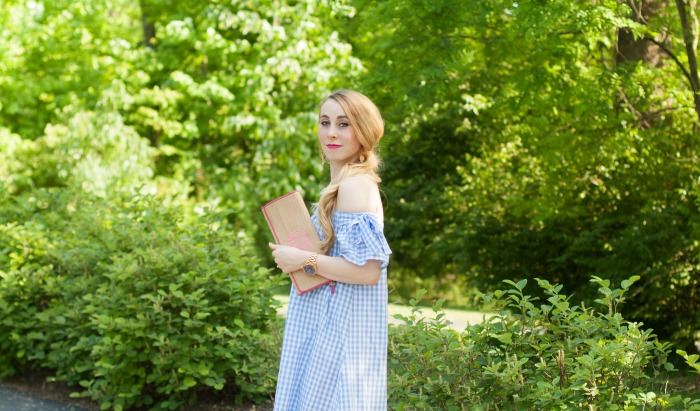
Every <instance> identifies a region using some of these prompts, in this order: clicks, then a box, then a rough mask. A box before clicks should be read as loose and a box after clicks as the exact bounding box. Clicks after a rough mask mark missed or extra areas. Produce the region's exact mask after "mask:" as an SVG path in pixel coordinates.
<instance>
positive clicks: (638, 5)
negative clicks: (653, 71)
mask: <svg viewBox="0 0 700 411" xmlns="http://www.w3.org/2000/svg"><path fill="white" fill-rule="evenodd" d="M626 3H627V5H628V6H629V7H630V11H631V16H630V17H631V19H632V20H634V21H635V22H638V23H642V24H646V23H647V22H648V21H649V20H650V19H653V18H654V17H657V16H658V15H659V14H661V12H662V11H663V7H664V1H662V0H638V1H635V0H627V2H626ZM662 57H663V51H662V50H661V48H660V47H659V46H658V45H657V44H654V43H650V42H648V41H646V40H645V39H642V38H636V39H635V38H634V35H633V34H632V32H631V31H629V30H628V29H620V31H619V32H618V35H617V50H616V55H615V61H616V63H618V62H620V63H624V62H628V61H643V62H645V63H647V64H651V65H653V66H655V67H659V66H660V65H661V64H663V61H662Z"/></svg>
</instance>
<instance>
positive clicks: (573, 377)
mask: <svg viewBox="0 0 700 411" xmlns="http://www.w3.org/2000/svg"><path fill="white" fill-rule="evenodd" d="M636 280H637V278H636V277H633V278H630V279H629V280H625V281H623V282H622V285H621V288H620V289H614V290H613V289H610V288H609V282H608V281H607V280H602V279H600V278H596V277H594V279H593V282H595V283H597V284H598V285H599V292H600V294H601V298H599V299H598V300H596V302H598V303H601V304H603V305H604V306H605V307H606V311H607V312H605V313H599V312H596V311H595V310H593V309H592V308H589V307H586V306H585V305H583V304H581V305H579V306H574V305H572V304H570V303H569V299H570V297H567V296H565V295H562V294H560V291H561V290H562V286H561V285H552V284H550V283H549V282H547V281H545V280H539V279H538V280H537V282H538V284H539V287H540V288H541V289H542V290H543V291H544V293H545V295H546V296H547V301H546V302H544V303H542V304H540V305H539V306H537V305H535V304H534V300H535V299H533V298H532V297H530V296H529V295H526V294H524V292H523V289H524V287H525V285H526V280H522V281H520V282H518V283H517V284H516V283H514V282H512V281H505V282H506V283H508V284H510V285H511V286H512V288H510V289H507V290H499V291H497V292H495V293H493V294H490V295H483V299H484V301H485V302H487V303H488V304H490V305H491V306H494V307H498V310H499V312H500V314H499V315H496V316H494V317H491V318H488V319H485V320H484V322H483V323H480V324H475V325H470V326H469V327H467V328H466V329H465V330H464V331H463V332H458V331H456V330H454V329H452V328H451V327H450V326H449V325H448V323H447V322H446V320H445V319H444V316H443V314H441V313H440V311H441V308H442V303H443V301H442V300H438V303H437V304H436V305H435V306H434V307H433V309H434V310H435V311H436V312H438V313H439V314H438V316H437V317H436V319H435V320H429V319H424V318H419V316H417V315H416V311H417V310H419V308H418V306H417V304H418V300H419V299H420V297H422V295H423V294H424V293H425V292H424V291H423V292H421V293H419V294H418V296H417V298H416V299H413V300H412V301H411V303H412V304H413V305H414V312H413V315H411V316H408V317H406V316H401V315H397V318H399V319H401V320H403V321H404V324H402V325H400V326H395V327H391V329H390V340H389V353H390V357H389V381H388V384H389V393H390V394H389V397H390V399H389V403H390V408H392V409H396V410H435V409H441V410H503V409H508V410H574V409H575V410H581V409H586V410H606V411H607V410H637V409H639V410H680V409H683V410H700V400H698V399H692V398H686V397H684V396H683V395H681V393H680V392H676V393H675V394H674V393H672V392H670V390H669V375H670V373H672V372H674V371H677V370H676V369H675V367H674V365H673V364H672V363H671V362H669V355H670V347H669V344H668V343H662V342H659V341H658V340H657V339H656V338H655V336H654V335H653V334H652V331H651V330H648V329H647V330H645V329H643V328H642V324H639V323H632V322H628V321H625V320H624V319H623V318H622V316H621V315H620V314H619V313H618V312H617V307H618V305H619V304H620V303H622V302H623V301H624V294H625V292H626V291H627V290H628V288H629V287H630V285H631V284H632V283H633V282H634V281H636ZM679 354H681V355H684V354H685V353H682V352H679ZM685 358H686V360H687V362H688V364H689V365H691V366H695V368H696V369H698V368H699V367H700V366H697V364H695V365H694V364H691V362H692V363H695V362H696V361H697V357H694V358H690V357H688V356H687V355H686V357H685Z"/></svg>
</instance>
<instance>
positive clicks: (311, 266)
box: [302, 253, 318, 275]
mask: <svg viewBox="0 0 700 411" xmlns="http://www.w3.org/2000/svg"><path fill="white" fill-rule="evenodd" d="M317 258H318V254H316V253H313V254H311V256H310V257H309V259H308V260H306V262H305V263H304V265H303V266H302V269H303V270H304V272H305V273H306V275H316V273H317V272H318V266H317V265H316V259H317Z"/></svg>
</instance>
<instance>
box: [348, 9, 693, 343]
mask: <svg viewBox="0 0 700 411" xmlns="http://www.w3.org/2000/svg"><path fill="white" fill-rule="evenodd" d="M647 3H653V4H655V5H657V6H658V7H661V8H660V9H658V14H657V15H658V16H659V17H656V15H649V16H648V18H649V20H648V21H641V20H640V19H636V20H635V19H634V18H630V16H631V15H632V16H633V10H632V8H631V5H628V4H623V3H621V2H617V1H598V2H570V1H550V2H547V3H546V4H543V3H542V2H539V1H519V2H517V3H514V2H508V1H495V2H456V1H449V0H445V1H432V2H420V1H413V2H399V1H389V2H382V3H381V4H376V3H374V2H366V1H357V2H355V3H354V4H355V5H356V8H357V14H356V16H355V17H354V18H353V19H351V20H350V22H349V26H348V27H349V28H348V29H347V31H346V35H347V36H348V38H349V39H350V41H351V43H352V44H353V46H354V49H355V51H356V55H357V56H359V57H360V58H361V59H362V60H363V63H364V64H365V65H366V66H367V67H368V70H369V71H370V72H372V73H376V75H374V76H372V77H371V78H370V79H369V80H368V87H370V88H371V90H372V93H373V94H374V95H379V96H381V97H380V99H379V101H380V107H383V108H384V112H385V113H386V114H387V117H388V121H387V122H388V124H389V125H390V132H389V133H388V135H389V138H388V142H387V144H386V145H385V146H384V147H385V162H386V168H385V174H384V178H385V181H386V182H387V184H386V187H385V192H386V194H387V197H388V200H389V201H388V204H389V206H388V209H387V227H388V236H389V242H390V244H392V247H393V249H394V250H395V257H396V258H395V262H398V266H399V269H398V270H397V269H396V266H395V269H394V273H395V275H397V272H398V273H402V274H399V276H400V278H401V279H405V278H410V277H411V276H415V275H417V276H421V277H424V278H430V277H433V276H435V277H443V278H444V277H446V276H448V275H450V278H457V279H459V280H460V281H461V284H462V287H465V286H466V285H467V284H469V285H476V286H477V287H480V288H482V289H493V288H494V287H496V286H497V285H498V284H499V283H500V281H501V280H502V279H510V280H517V279H520V278H532V277H539V278H546V279H547V280H549V281H551V282H559V283H563V284H566V285H567V287H573V289H575V290H576V292H575V295H576V298H581V299H585V298H588V297H589V296H592V295H593V294H594V293H595V290H594V289H592V287H591V286H590V285H589V284H588V282H587V278H588V277H589V276H590V275H598V276H600V277H604V278H611V279H612V280H613V281H620V280H621V279H623V278H625V277H628V276H630V275H640V276H641V277H642V280H641V281H640V283H639V286H638V287H637V289H636V290H635V291H634V293H635V298H634V299H633V301H632V302H631V303H630V304H629V305H628V306H627V307H626V310H627V313H628V314H630V315H631V316H632V318H634V319H637V320H643V321H645V322H647V324H648V325H649V326H651V327H653V328H654V329H655V330H656V331H658V332H659V333H660V334H661V335H662V336H663V337H666V338H674V339H675V340H676V341H677V342H678V343H679V344H681V345H682V346H684V347H685V346H688V345H689V344H690V341H691V340H692V339H693V338H694V336H693V334H694V333H695V332H696V330H698V329H700V323H698V319H696V318H688V316H687V315H686V312H687V310H688V309H695V310H697V309H698V308H699V307H700V300H699V299H698V298H697V289H698V286H699V285H700V284H698V280H697V278H698V276H697V269H696V268H694V267H697V263H698V254H697V244H696V241H695V240H694V238H698V229H697V227H698V222H699V221H700V213H699V210H698V205H697V203H696V201H697V198H698V192H697V184H698V183H697V179H698V175H699V174H700V170H699V169H698V147H700V145H699V144H698V133H697V130H698V124H699V122H698V119H697V118H695V113H694V105H693V101H694V98H695V97H694V96H695V95H694V93H693V89H692V87H688V84H689V83H688V82H687V81H686V80H687V79H686V76H685V75H684V72H683V70H682V69H681V67H682V66H684V65H686V64H688V61H689V59H686V56H684V55H676V56H675V60H677V62H675V61H674V62H675V63H676V64H667V61H668V58H667V57H666V56H662V57H663V58H661V59H659V55H658V54H659V51H658V49H655V50H652V51H653V53H656V55H655V59H656V60H658V63H659V64H657V63H656V62H655V61H652V59H648V58H647V57H644V56H645V54H644V53H640V56H638V57H635V58H630V59H628V60H627V61H622V60H621V59H620V53H621V52H622V48H624V46H622V44H623V40H624V39H623V38H622V37H618V33H623V37H624V33H627V34H629V36H631V37H629V36H628V38H631V41H632V43H634V41H635V40H634V39H642V38H645V37H650V38H652V39H655V41H656V43H650V42H647V43H646V44H645V46H647V47H648V46H649V44H652V45H654V44H655V45H656V46H655V47H658V48H661V46H659V44H660V45H663V44H665V42H669V43H670V44H683V42H684V40H683V36H682V32H681V31H680V26H681V25H680V24H679V22H678V18H676V17H673V16H675V14H672V13H671V12H673V11H674V10H673V8H671V7H669V6H667V5H665V4H661V3H658V2H647ZM662 6H663V7H662ZM645 10H648V9H645ZM417 27H420V30H417V29H416V28H417ZM666 39H667V40H666ZM617 44H620V45H621V46H622V48H620V47H618V46H616V45H617ZM635 46H637V45H635V44H630V46H629V47H630V48H632V47H635ZM647 51H649V50H647ZM630 57H631V56H630ZM678 63H680V64H678ZM671 324H672V325H671Z"/></svg>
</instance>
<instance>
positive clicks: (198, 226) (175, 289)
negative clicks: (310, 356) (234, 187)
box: [0, 190, 279, 410]
mask: <svg viewBox="0 0 700 411" xmlns="http://www.w3.org/2000/svg"><path fill="white" fill-rule="evenodd" d="M181 213H182V211H181V210H178V209H176V208H169V207H164V206H163V204H162V203H161V202H159V201H157V200H155V199H153V198H151V197H148V196H138V197H130V198H125V199H123V200H122V202H116V201H115V202H112V203H107V202H105V201H103V200H100V199H99V198H96V197H92V196H88V195H85V194H81V193H77V192H74V191H69V190H36V191H34V192H32V193H30V194H29V195H27V196H26V197H5V198H4V200H3V202H2V203H1V204H0V216H2V220H3V221H7V220H8V219H7V217H8V216H10V215H11V216H12V219H11V221H14V222H10V223H5V224H3V225H2V226H0V249H2V250H3V252H2V254H0V275H1V278H0V313H1V315H0V334H2V335H5V336H8V338H3V339H2V340H0V344H2V347H1V348H2V350H1V354H0V364H1V365H2V366H1V367H0V369H2V376H7V375H11V374H13V373H15V372H17V371H19V370H22V371H24V370H27V369H28V368H37V367H44V368H47V369H49V370H53V371H54V372H55V373H56V377H57V378H58V379H60V380H64V381H66V382H67V383H69V384H70V385H74V386H75V385H80V386H81V387H82V391H81V393H80V395H82V396H89V397H91V398H92V399H94V400H96V401H97V402H98V403H100V404H101V405H102V407H103V408H111V409H115V410H119V409H129V408H133V407H149V408H151V409H177V408H179V407H181V406H183V405H184V404H187V403H192V402H193V401H194V400H195V398H196V392H197V391H202V390H203V389H209V390H211V391H215V390H222V389H224V388H225V387H227V391H228V392H230V393H231V394H230V395H235V398H237V399H238V400H243V399H248V400H255V401H260V400H263V399H265V398H266V397H267V395H268V393H269V392H271V391H272V390H273V387H274V381H275V377H276V370H275V369H274V367H275V366H276V363H275V362H271V361H268V358H270V357H272V358H274V357H275V354H274V353H275V350H277V349H278V348H277V347H278V346H279V341H278V339H279V335H276V334H271V329H270V322H271V321H272V320H274V318H275V317H276V309H275V304H274V302H273V301H274V299H273V298H272V292H271V290H272V288H273V287H275V286H276V285H277V283H278V282H279V280H274V279H271V278H270V276H269V271H268V270H267V269H265V268H262V267H260V266H259V261H258V260H257V259H256V258H255V257H253V254H254V253H253V251H252V248H251V244H250V242H249V241H248V240H246V239H245V238H244V237H240V236H238V235H237V234H236V233H233V232H231V231H230V230H228V228H227V224H226V221H225V219H222V216H220V215H216V214H215V213H212V212H207V213H204V214H203V215H201V216H200V218H199V220H198V221H197V222H195V223H192V224H187V223H183V222H182V221H181V220H182V218H181V217H180V216H181Z"/></svg>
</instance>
